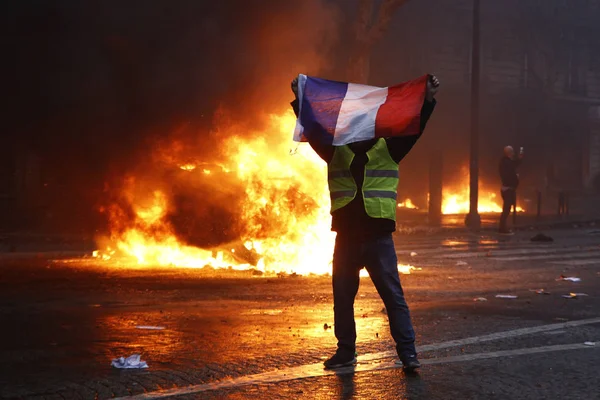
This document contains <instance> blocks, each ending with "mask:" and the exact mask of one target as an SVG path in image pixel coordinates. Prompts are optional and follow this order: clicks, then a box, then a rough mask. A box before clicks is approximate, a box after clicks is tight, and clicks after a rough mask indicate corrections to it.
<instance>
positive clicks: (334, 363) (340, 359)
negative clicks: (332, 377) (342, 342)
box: [323, 352, 356, 369]
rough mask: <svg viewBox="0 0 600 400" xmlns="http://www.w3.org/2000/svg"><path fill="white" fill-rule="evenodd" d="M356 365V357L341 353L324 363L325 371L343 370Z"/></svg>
mask: <svg viewBox="0 0 600 400" xmlns="http://www.w3.org/2000/svg"><path fill="white" fill-rule="evenodd" d="M354 364H356V357H355V355H353V354H343V353H339V352H338V353H335V354H334V355H333V357H331V358H330V359H329V360H327V361H325V362H324V363H323V365H325V369H336V368H342V367H347V366H349V365H354Z"/></svg>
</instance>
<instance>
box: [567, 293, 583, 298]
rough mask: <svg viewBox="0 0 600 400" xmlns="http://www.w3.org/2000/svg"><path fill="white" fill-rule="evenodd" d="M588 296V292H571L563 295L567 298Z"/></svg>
mask: <svg viewBox="0 0 600 400" xmlns="http://www.w3.org/2000/svg"><path fill="white" fill-rule="evenodd" d="M585 296H587V294H585V293H569V294H564V295H563V296H562V297H563V298H565V299H577V298H579V297H585Z"/></svg>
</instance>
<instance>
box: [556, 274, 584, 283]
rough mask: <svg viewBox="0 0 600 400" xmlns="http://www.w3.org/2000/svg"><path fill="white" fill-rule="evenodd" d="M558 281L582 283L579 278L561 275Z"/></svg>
mask: <svg viewBox="0 0 600 400" xmlns="http://www.w3.org/2000/svg"><path fill="white" fill-rule="evenodd" d="M556 280H557V281H569V282H581V278H577V277H574V276H564V275H561V276H559V277H558V278H557V279H556Z"/></svg>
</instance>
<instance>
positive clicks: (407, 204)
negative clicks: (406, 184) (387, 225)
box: [398, 199, 419, 210]
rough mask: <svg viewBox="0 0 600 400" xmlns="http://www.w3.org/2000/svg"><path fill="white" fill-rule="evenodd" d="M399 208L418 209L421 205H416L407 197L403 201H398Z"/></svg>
mask: <svg viewBox="0 0 600 400" xmlns="http://www.w3.org/2000/svg"><path fill="white" fill-rule="evenodd" d="M398 208H410V209H413V210H418V209H419V207H417V206H415V205H414V204H413V202H412V200H411V199H406V200H404V201H403V202H402V203H398Z"/></svg>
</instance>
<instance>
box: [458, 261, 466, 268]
mask: <svg viewBox="0 0 600 400" xmlns="http://www.w3.org/2000/svg"><path fill="white" fill-rule="evenodd" d="M465 265H469V264H467V263H466V262H464V261H459V262H457V263H456V266H457V267H464V266H465Z"/></svg>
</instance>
